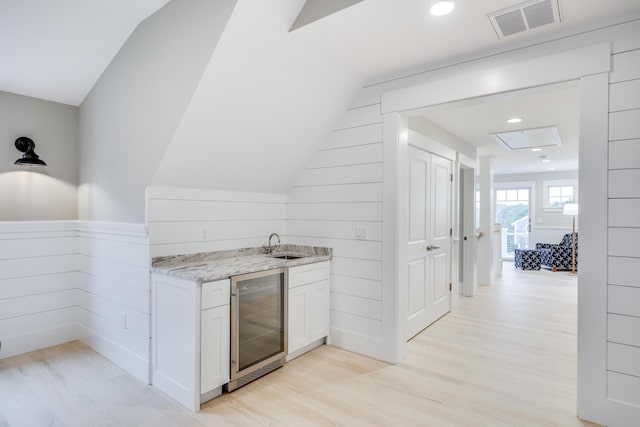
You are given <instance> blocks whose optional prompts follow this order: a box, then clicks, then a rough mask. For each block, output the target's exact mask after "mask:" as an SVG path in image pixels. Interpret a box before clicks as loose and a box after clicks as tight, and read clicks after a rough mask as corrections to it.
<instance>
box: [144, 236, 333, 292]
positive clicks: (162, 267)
mask: <svg viewBox="0 0 640 427" xmlns="http://www.w3.org/2000/svg"><path fill="white" fill-rule="evenodd" d="M276 252H277V253H278V254H281V253H288V254H296V255H305V256H304V257H303V258H297V259H278V258H273V257H270V256H269V255H267V254H265V253H264V250H263V249H262V248H246V249H238V250H231V251H218V252H203V253H197V254H191V255H175V256H168V257H155V258H153V260H152V262H151V271H152V272H154V273H160V274H165V275H167V276H173V277H177V278H179V279H185V280H192V281H194V282H196V283H198V284H202V283H205V282H212V281H214V280H221V279H226V278H228V277H230V276H237V275H239V274H246V273H254V272H257V271H264V270H271V269H273V268H281V267H295V266H298V265H305V264H312V263H315V262H321V261H327V260H330V259H331V256H332V250H331V249H330V248H322V247H314V246H300V245H286V244H285V245H281V246H280V248H279V249H278V250H277V251H276Z"/></svg>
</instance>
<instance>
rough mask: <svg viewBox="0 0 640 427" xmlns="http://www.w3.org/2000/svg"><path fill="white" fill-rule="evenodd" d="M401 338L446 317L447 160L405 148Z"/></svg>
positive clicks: (448, 298)
mask: <svg viewBox="0 0 640 427" xmlns="http://www.w3.org/2000/svg"><path fill="white" fill-rule="evenodd" d="M407 173H408V174H409V179H408V183H409V209H408V214H409V220H408V224H409V230H408V231H409V233H408V236H407V237H408V240H407V262H408V265H407V278H408V304H409V306H408V318H407V339H410V338H411V337H413V336H414V335H416V334H417V333H419V332H420V331H422V330H423V329H424V328H426V327H427V326H429V325H430V324H431V323H433V322H434V321H436V320H437V319H439V318H440V317H442V316H444V315H445V314H446V313H448V312H449V310H450V306H451V292H450V285H449V283H450V282H449V278H450V274H451V235H450V233H451V161H450V160H446V159H443V158H441V157H438V156H435V155H432V154H429V153H427V152H426V151H422V150H419V149H417V148H414V147H409V157H408V165H407Z"/></svg>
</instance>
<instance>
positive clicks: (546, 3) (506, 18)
mask: <svg viewBox="0 0 640 427" xmlns="http://www.w3.org/2000/svg"><path fill="white" fill-rule="evenodd" d="M559 2H560V0H530V1H526V2H524V3H518V4H516V5H514V6H511V7H508V8H506V9H501V10H498V11H497V12H493V13H490V14H488V15H487V17H488V18H489V21H491V25H493V29H494V30H495V31H496V34H497V35H498V37H499V38H503V37H507V36H510V35H512V34H517V33H521V32H523V31H528V30H531V29H534V28H537V27H542V26H543V25H547V24H553V23H559V22H562V19H561V16H560V5H559Z"/></svg>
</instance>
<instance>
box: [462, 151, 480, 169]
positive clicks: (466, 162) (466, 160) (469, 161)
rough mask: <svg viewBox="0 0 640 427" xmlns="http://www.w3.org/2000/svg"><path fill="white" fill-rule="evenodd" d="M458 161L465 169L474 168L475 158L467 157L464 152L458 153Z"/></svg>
mask: <svg viewBox="0 0 640 427" xmlns="http://www.w3.org/2000/svg"><path fill="white" fill-rule="evenodd" d="M458 163H460V165H461V166H464V167H465V168H466V169H474V170H475V168H476V159H474V158H473V157H469V156H467V155H466V154H463V153H458Z"/></svg>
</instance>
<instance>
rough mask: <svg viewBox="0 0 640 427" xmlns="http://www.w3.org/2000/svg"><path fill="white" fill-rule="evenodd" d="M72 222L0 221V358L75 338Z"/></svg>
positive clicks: (76, 297)
mask: <svg viewBox="0 0 640 427" xmlns="http://www.w3.org/2000/svg"><path fill="white" fill-rule="evenodd" d="M76 235H77V231H76V227H75V223H73V222H68V221H62V222H55V221H51V222H48V221H39V222H33V223H31V222H2V223H0V343H1V347H0V358H6V357H10V356H14V355H16V354H21V353H26V352H29V351H33V350H37V349H39V348H44V347H48V346H52V345H57V344H61V343H63V342H67V341H70V340H73V339H76V338H77V337H78V327H77V300H78V293H77V292H78V291H77V284H76V281H75V272H76V270H77V258H76V257H77V241H76V237H75V236H76Z"/></svg>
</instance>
